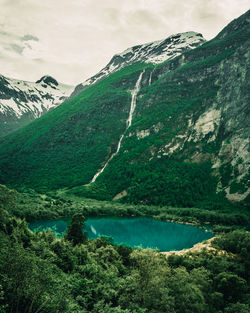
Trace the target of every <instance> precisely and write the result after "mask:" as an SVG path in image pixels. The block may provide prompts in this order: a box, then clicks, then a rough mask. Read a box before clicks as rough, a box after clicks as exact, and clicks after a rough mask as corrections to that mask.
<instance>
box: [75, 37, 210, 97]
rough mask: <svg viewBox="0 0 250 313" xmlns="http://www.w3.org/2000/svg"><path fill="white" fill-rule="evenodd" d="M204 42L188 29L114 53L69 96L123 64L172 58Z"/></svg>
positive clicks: (202, 38) (159, 61)
mask: <svg viewBox="0 0 250 313" xmlns="http://www.w3.org/2000/svg"><path fill="white" fill-rule="evenodd" d="M205 42H206V40H205V39H204V37H203V36H202V34H201V33H197V32H194V31H189V32H185V33H178V34H174V35H171V36H169V37H167V38H165V39H162V40H158V41H153V42H149V43H145V44H142V45H136V46H133V47H130V48H128V49H126V50H125V51H123V52H121V53H117V54H115V55H114V56H113V58H112V59H111V60H110V62H109V63H108V64H107V65H106V66H105V67H104V68H103V69H102V70H101V71H100V72H99V73H97V74H96V75H94V76H92V77H90V78H89V79H87V80H85V81H84V82H83V83H82V84H79V85H78V86H76V88H75V90H74V92H73V93H72V95H71V97H73V96H75V95H77V94H78V93H79V92H81V91H82V90H83V89H85V88H86V86H89V85H92V84H94V83H96V82H98V81H100V80H101V79H103V78H105V77H107V76H108V75H109V74H111V73H114V72H116V71H118V70H120V69H121V68H123V67H124V66H127V65H130V64H133V63H137V62H144V63H153V64H159V63H162V62H164V61H166V60H168V59H173V58H175V57H176V56H178V55H180V54H182V53H184V52H186V51H188V50H191V49H194V48H196V47H198V46H200V45H202V44H203V43H205Z"/></svg>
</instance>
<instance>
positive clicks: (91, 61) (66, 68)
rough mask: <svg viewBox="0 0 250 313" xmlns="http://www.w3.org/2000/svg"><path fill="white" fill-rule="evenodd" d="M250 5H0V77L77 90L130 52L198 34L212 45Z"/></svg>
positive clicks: (167, 0) (122, 0) (21, 0)
mask: <svg viewBox="0 0 250 313" xmlns="http://www.w3.org/2000/svg"><path fill="white" fill-rule="evenodd" d="M248 9H249V0H237V1H235V0H219V1H218V0H185V1H183V0H0V12H1V13H0V74H2V75H5V76H7V77H10V78H17V79H23V80H28V81H36V80H38V79H39V78H40V77H42V76H43V75H51V76H53V77H54V78H55V79H57V80H58V81H60V82H63V83H66V84H70V85H77V84H78V83H81V82H83V81H84V80H85V79H87V78H89V77H91V76H92V75H94V74H96V73H97V72H98V71H99V70H101V69H102V68H103V67H104V66H105V65H106V64H107V63H108V62H109V60H110V59H111V58H112V56H113V55H114V54H116V53H119V52H122V51H123V50H125V49H127V48H128V47H131V46H134V45H138V44H143V43H146V42H151V41H155V40H160V39H164V38H166V37H168V36H170V35H172V34H175V33H180V32H186V31H196V32H199V33H202V34H203V36H204V37H205V38H206V39H207V40H209V39H212V38H213V37H214V36H215V35H216V34H217V33H218V32H219V31H220V30H221V29H222V28H223V27H225V26H226V25H227V24H228V23H229V22H230V21H231V20H233V19H234V18H237V17H238V16H240V15H241V14H243V13H244V12H246V11H247V10H248Z"/></svg>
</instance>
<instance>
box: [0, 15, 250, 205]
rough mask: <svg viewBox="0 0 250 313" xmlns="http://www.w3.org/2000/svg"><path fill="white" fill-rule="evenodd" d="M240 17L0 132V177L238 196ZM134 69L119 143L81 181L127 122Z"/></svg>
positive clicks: (249, 56) (76, 189) (242, 120)
mask: <svg viewBox="0 0 250 313" xmlns="http://www.w3.org/2000/svg"><path fill="white" fill-rule="evenodd" d="M249 15H250V11H248V12H247V13H246V14H245V15H243V16H241V17H240V18H239V19H238V20H236V21H234V22H233V24H232V23H231V24H229V26H228V27H226V28H225V29H224V30H223V31H222V32H221V33H220V34H219V35H218V36H217V37H216V38H215V39H213V40H211V41H209V42H207V43H205V44H204V45H203V46H200V47H198V48H196V49H194V50H190V51H188V52H186V53H184V54H182V55H180V56H179V57H177V58H175V59H173V60H168V61H166V62H164V63H162V64H160V65H157V66H153V65H151V64H134V65H131V66H128V67H125V68H123V69H122V70H120V71H118V72H116V73H114V74H111V75H110V76H108V77H107V78H105V79H104V80H102V81H100V82H99V83H96V84H95V85H92V86H90V87H88V88H87V89H85V90H84V91H83V92H81V93H80V94H79V95H78V96H76V97H74V98H72V99H70V100H68V101H66V102H65V103H64V104H62V105H61V106H60V107H58V108H57V109H55V110H53V111H51V112H50V113H48V114H47V115H45V116H43V117H42V118H40V119H38V120H36V121H34V122H32V123H31V124H29V125H28V126H26V127H24V128H23V129H21V130H19V131H17V132H15V133H13V134H11V135H9V136H7V137H5V138H4V139H1V142H0V143H1V145H0V177H1V178H0V183H5V184H8V185H12V186H15V187H20V186H26V187H32V188H35V189H36V190H38V191H40V192H41V191H45V192H46V191H49V190H56V189H61V188H70V190H69V192H71V193H75V194H77V195H80V196H87V197H93V198H97V199H108V200H110V199H113V198H114V197H115V196H116V198H122V200H123V201H127V202H132V203H147V204H156V205H157V204H161V205H166V204H167V205H168V204H169V205H180V206H194V205H195V206H204V205H205V206H213V207H218V208H219V207H220V206H221V205H222V204H221V203H222V202H223V205H224V199H225V195H227V198H228V199H230V200H238V201H239V200H244V199H245V201H247V199H248V198H247V188H248V179H249V172H248V162H249V159H248V155H249V154H247V153H246V151H247V142H249V141H248V138H249V118H248V117H249V105H248V104H249V92H248V90H249V89H250V86H249V79H247V77H249V75H248V74H249V62H250V53H249V38H250V32H249ZM142 70H145V71H144V73H143V76H142V82H141V90H140V92H139V93H138V95H137V105H136V109H135V114H134V118H133V122H132V125H131V127H130V128H129V129H127V131H126V133H125V136H124V139H123V141H122V146H121V150H120V151H119V153H118V154H117V155H116V156H114V158H113V159H112V160H111V162H110V163H109V164H108V166H107V167H106V168H105V170H104V172H103V173H102V174H101V175H100V176H99V177H98V178H97V180H96V181H95V182H94V183H92V184H89V183H90V181H91V179H92V178H93V176H94V175H95V174H96V173H97V171H98V170H100V169H101V168H102V167H103V166H104V164H105V162H106V161H107V160H108V159H109V158H110V156H111V155H112V153H114V152H115V151H116V149H117V145H118V141H119V138H120V137H121V135H122V134H123V133H124V131H125V130H126V120H127V118H128V115H129V110H130V103H131V91H132V90H133V89H134V88H135V84H136V81H137V79H138V77H139V75H140V73H141V72H142ZM150 81H152V84H150ZM248 197H249V196H248Z"/></svg>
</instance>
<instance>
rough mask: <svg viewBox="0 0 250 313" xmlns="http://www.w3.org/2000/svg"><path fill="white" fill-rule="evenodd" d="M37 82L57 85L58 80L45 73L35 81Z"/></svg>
mask: <svg viewBox="0 0 250 313" xmlns="http://www.w3.org/2000/svg"><path fill="white" fill-rule="evenodd" d="M36 83H37V84H39V83H45V84H47V85H54V86H58V82H57V80H56V79H55V78H53V77H52V76H49V75H45V76H43V77H41V78H40V79H39V80H37V81H36Z"/></svg>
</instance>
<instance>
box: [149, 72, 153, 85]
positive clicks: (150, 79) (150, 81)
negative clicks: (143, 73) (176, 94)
mask: <svg viewBox="0 0 250 313" xmlns="http://www.w3.org/2000/svg"><path fill="white" fill-rule="evenodd" d="M152 73H153V71H152V72H151V73H150V76H149V82H148V85H149V86H150V85H151V83H152Z"/></svg>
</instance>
